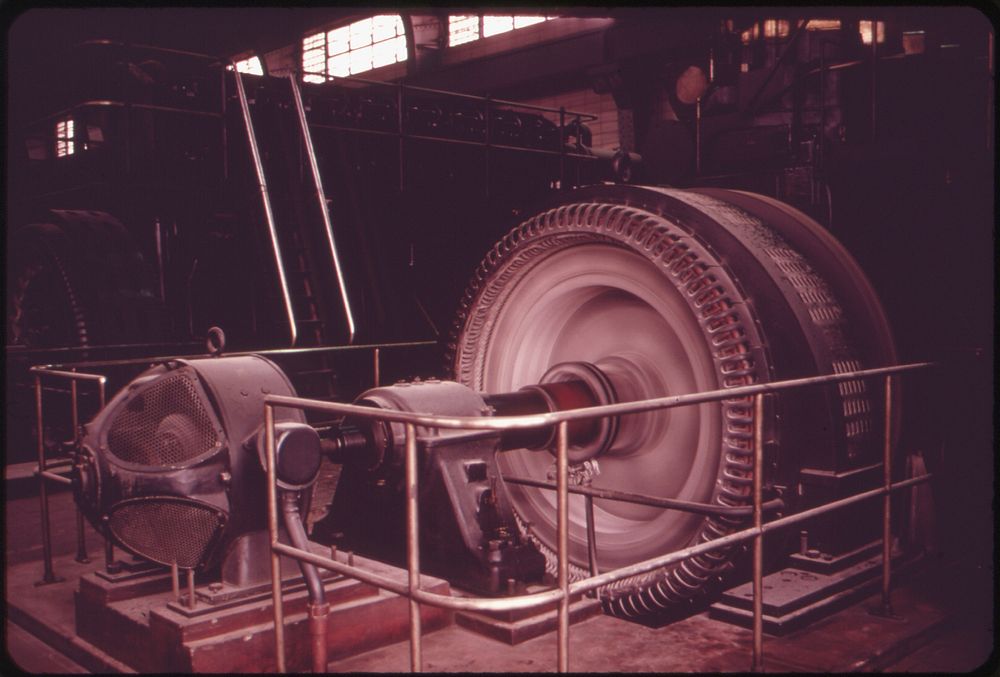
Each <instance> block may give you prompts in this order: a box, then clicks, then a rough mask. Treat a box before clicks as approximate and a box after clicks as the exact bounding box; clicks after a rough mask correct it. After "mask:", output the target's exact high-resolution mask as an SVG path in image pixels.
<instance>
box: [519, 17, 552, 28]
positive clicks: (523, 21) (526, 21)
mask: <svg viewBox="0 0 1000 677" xmlns="http://www.w3.org/2000/svg"><path fill="white" fill-rule="evenodd" d="M543 21H545V17H544V16H515V17H514V28H524V27H525V26H533V25H535V24H540V23H542V22H543Z"/></svg>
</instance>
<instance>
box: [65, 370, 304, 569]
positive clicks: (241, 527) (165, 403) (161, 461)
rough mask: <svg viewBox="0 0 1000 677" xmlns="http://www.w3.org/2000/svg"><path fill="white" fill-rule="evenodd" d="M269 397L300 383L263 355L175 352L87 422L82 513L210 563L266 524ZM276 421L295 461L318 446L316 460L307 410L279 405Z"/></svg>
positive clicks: (135, 541)
mask: <svg viewBox="0 0 1000 677" xmlns="http://www.w3.org/2000/svg"><path fill="white" fill-rule="evenodd" d="M267 395H287V396H295V389H294V388H293V387H292V384H291V382H290V381H289V380H288V378H287V377H286V376H285V374H284V373H283V372H282V371H281V370H280V369H279V368H278V367H277V366H276V365H275V364H274V363H273V362H271V361H270V360H267V359H266V358H263V357H261V356H257V355H250V356H238V357H217V358H207V359H191V360H173V361H170V362H166V363H164V364H160V365H156V366H154V367H152V368H151V369H149V370H148V371H146V372H144V373H143V374H142V375H140V376H139V377H138V378H136V379H135V380H134V381H132V382H131V383H130V384H129V385H128V386H127V387H125V388H124V389H122V390H121V391H120V392H119V393H118V394H117V395H116V396H115V397H114V398H113V399H112V400H111V402H109V403H108V405H107V406H106V407H105V408H104V409H103V410H102V411H101V412H100V413H98V415H97V416H96V417H95V418H94V420H93V421H92V422H90V423H89V424H87V425H86V426H85V428H84V438H83V441H82V444H81V448H80V461H79V463H78V467H77V472H76V473H75V482H74V484H75V492H76V498H77V502H78V504H79V505H80V506H81V509H82V510H83V512H84V514H85V515H86V516H87V518H88V519H89V520H90V521H91V522H92V523H93V524H94V525H95V527H97V528H98V529H100V530H102V531H105V532H106V533H107V534H109V535H110V536H111V537H112V538H113V539H114V541H115V542H116V543H118V544H119V545H120V546H122V547H124V548H125V549H126V550H128V551H130V552H132V553H134V554H136V555H139V556H140V557H143V558H145V559H148V560H151V561H153V562H157V563H159V564H163V565H171V564H173V563H176V564H177V566H178V567H180V568H183V569H195V568H198V569H208V568H211V567H213V566H214V565H216V564H217V563H219V562H220V560H221V559H222V558H223V557H224V555H225V554H226V550H227V547H228V546H229V545H231V544H232V543H233V542H234V540H235V539H236V538H238V537H239V536H240V535H243V534H246V533H248V532H250V531H255V530H261V529H264V528H265V525H266V512H265V500H264V487H265V474H264V470H263V466H262V464H261V461H260V458H259V455H258V452H257V447H258V446H259V445H258V444H257V442H256V440H257V436H258V434H259V430H260V428H261V425H262V422H263V411H264V398H265V397H266V396H267ZM275 421H276V427H277V428H278V429H279V435H281V432H282V430H284V434H283V435H282V436H281V439H286V440H289V442H288V443H289V446H290V448H293V447H294V449H295V451H294V453H293V454H290V458H291V457H292V456H299V457H301V456H303V454H302V453H301V451H300V450H301V449H303V448H308V447H313V449H314V455H315V457H316V459H317V461H316V463H315V465H317V466H318V458H319V437H318V435H317V434H316V433H315V431H313V430H312V429H311V428H308V426H306V425H305V415H304V414H303V413H302V411H301V410H298V409H289V408H280V407H279V408H276V409H275ZM306 428H308V430H309V431H310V432H311V435H309V433H308V432H306V433H303V429H306ZM306 455H307V454H306ZM292 465H293V466H295V467H296V468H297V471H298V474H295V473H292V474H293V482H295V481H297V482H299V484H300V486H299V488H302V487H303V486H306V485H307V484H308V478H307V476H306V475H305V474H303V473H302V472H301V465H302V464H301V463H293V464H292Z"/></svg>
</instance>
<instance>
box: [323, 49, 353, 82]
mask: <svg viewBox="0 0 1000 677" xmlns="http://www.w3.org/2000/svg"><path fill="white" fill-rule="evenodd" d="M327 63H328V64H329V67H330V71H329V72H330V75H332V76H334V77H337V78H346V77H347V76H348V75H350V74H351V55H350V54H338V55H337V56H331V57H330V60H329V61H328V62H327Z"/></svg>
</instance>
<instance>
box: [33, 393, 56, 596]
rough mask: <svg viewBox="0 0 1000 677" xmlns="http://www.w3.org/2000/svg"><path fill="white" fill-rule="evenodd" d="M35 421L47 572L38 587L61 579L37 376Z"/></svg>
mask: <svg viewBox="0 0 1000 677" xmlns="http://www.w3.org/2000/svg"><path fill="white" fill-rule="evenodd" d="M35 420H36V421H37V422H38V436H37V438H38V439H37V441H38V448H37V451H38V500H39V504H40V508H41V513H42V560H43V562H44V567H45V571H44V573H43V574H42V580H40V581H39V582H38V583H36V585H47V584H49V583H57V582H58V581H59V580H61V579H59V578H58V577H57V576H56V574H55V571H54V570H53V568H52V531H51V528H50V526H49V488H48V485H47V484H46V482H47V480H46V479H45V471H46V465H45V422H44V420H43V416H42V377H41V376H40V375H38V374H35Z"/></svg>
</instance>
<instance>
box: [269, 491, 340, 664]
mask: <svg viewBox="0 0 1000 677" xmlns="http://www.w3.org/2000/svg"><path fill="white" fill-rule="evenodd" d="M281 498H282V501H281V514H282V516H283V517H284V520H285V528H286V529H287V530H288V537H289V539H291V541H292V545H294V546H295V547H296V548H298V549H299V550H305V551H307V552H308V551H309V539H308V538H307V537H306V530H305V528H304V527H303V526H302V515H300V514H299V492H297V491H285V492H282V496H281ZM299 569H301V570H302V578H303V579H305V582H306V588H307V590H308V591H309V604H308V609H307V612H308V616H309V640H310V645H311V646H312V671H313V673H314V674H320V673H325V672H326V671H327V645H326V630H327V621H328V619H329V617H330V605H329V604H328V603H327V601H326V590H325V589H324V588H323V581H322V579H320V576H319V571H318V570H317V569H316V565H314V564H311V563H309V562H306V561H305V560H302V559H300V560H299Z"/></svg>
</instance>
